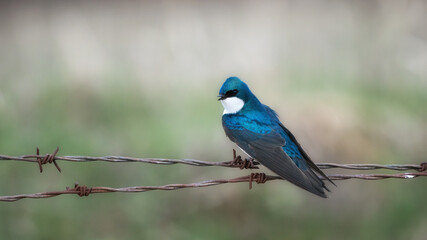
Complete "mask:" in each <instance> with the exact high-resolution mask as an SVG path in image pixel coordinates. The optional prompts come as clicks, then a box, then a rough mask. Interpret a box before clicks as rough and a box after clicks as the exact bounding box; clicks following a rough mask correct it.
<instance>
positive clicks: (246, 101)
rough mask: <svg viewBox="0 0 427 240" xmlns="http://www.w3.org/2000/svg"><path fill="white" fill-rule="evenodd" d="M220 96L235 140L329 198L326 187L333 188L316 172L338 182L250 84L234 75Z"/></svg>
mask: <svg viewBox="0 0 427 240" xmlns="http://www.w3.org/2000/svg"><path fill="white" fill-rule="evenodd" d="M218 97H219V99H218V100H219V101H221V103H222V105H223V107H224V113H223V115H222V126H223V127H224V131H225V134H226V135H227V137H228V138H229V139H230V140H231V141H233V142H234V143H236V144H237V145H238V146H239V147H240V149H242V150H243V151H244V152H245V153H246V154H248V155H249V156H250V157H252V158H254V159H256V160H258V161H259V162H260V163H261V164H263V165H264V166H266V167H267V168H269V169H270V170H271V171H273V172H274V173H276V174H278V175H279V176H280V177H282V178H284V179H286V180H288V181H289V182H291V183H293V184H295V185H297V186H299V187H301V188H303V189H305V190H307V191H309V192H311V193H314V194H316V195H318V196H320V197H324V198H326V197H327V196H326V194H325V191H324V189H326V190H327V191H329V189H328V188H327V187H326V186H325V184H324V182H323V181H322V180H321V179H320V178H319V177H318V176H317V175H316V173H315V172H317V173H318V174H320V175H321V176H323V177H324V178H325V179H328V180H329V181H330V182H331V183H332V184H334V183H333V182H332V181H331V180H330V179H329V178H328V177H327V176H326V175H325V174H324V173H323V172H322V171H321V170H320V169H319V168H318V167H317V166H316V164H314V163H313V162H312V161H311V159H310V157H309V156H308V155H307V153H306V152H305V151H304V150H303V149H302V147H301V145H300V144H299V143H298V141H297V140H296V138H295V137H294V135H293V134H292V133H291V132H290V131H289V130H288V129H287V128H286V127H285V126H284V125H283V124H282V123H281V122H280V120H279V118H278V116H277V114H276V112H275V111H273V110H272V109H271V108H270V107H268V106H267V105H264V104H262V103H261V102H260V101H259V100H258V98H257V97H256V96H255V95H254V94H253V93H252V92H251V90H250V89H249V87H248V86H247V85H246V83H244V82H243V81H241V80H240V79H239V78H237V77H230V78H228V79H227V80H226V81H225V82H224V84H223V85H222V87H221V89H220V90H219V96H218ZM334 185H335V184H334Z"/></svg>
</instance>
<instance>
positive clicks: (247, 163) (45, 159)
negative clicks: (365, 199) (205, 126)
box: [0, 148, 427, 172]
mask: <svg viewBox="0 0 427 240" xmlns="http://www.w3.org/2000/svg"><path fill="white" fill-rule="evenodd" d="M58 150H59V149H58V148H56V150H55V151H54V153H53V154H45V155H39V149H38V148H37V154H36V155H22V156H7V155H0V160H10V161H25V162H35V163H38V164H39V168H40V172H42V171H43V168H42V165H43V164H46V163H54V164H55V166H56V168H57V169H58V171H61V169H60V168H59V166H58V164H57V163H56V160H60V161H70V162H96V161H103V162H113V163H123V162H135V163H148V164H158V165H174V164H185V165H190V166H199V167H230V168H241V169H243V168H246V169H258V167H257V165H259V163H258V162H257V161H255V160H253V159H243V158H242V157H241V156H238V155H236V151H235V150H234V149H233V161H225V162H208V161H201V160H194V159H165V158H135V157H122V156H104V157H90V156H62V157H60V156H56V154H57V153H58ZM316 165H317V166H318V167H319V168H320V169H329V168H341V169H351V170H377V169H388V170H396V171H406V170H416V171H421V172H422V171H425V170H426V169H427V162H424V163H421V164H420V165H416V164H338V163H316Z"/></svg>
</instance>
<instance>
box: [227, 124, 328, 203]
mask: <svg viewBox="0 0 427 240" xmlns="http://www.w3.org/2000/svg"><path fill="white" fill-rule="evenodd" d="M224 130H225V133H226V135H227V136H228V137H229V138H230V139H231V140H232V141H233V142H235V143H237V145H238V146H239V147H240V148H242V149H243V150H244V151H245V152H247V153H248V154H249V155H251V157H253V158H255V159H257V160H258V161H259V162H261V163H262V164H263V165H264V166H265V167H267V168H268V169H270V170H271V171H273V172H274V173H276V174H278V175H279V176H281V177H282V178H284V179H286V180H288V181H289V182H291V183H293V184H295V185H297V186H299V187H301V188H303V189H305V190H307V191H309V192H311V193H314V194H316V195H318V196H321V197H326V194H325V192H324V191H323V186H324V185H323V182H322V181H321V180H319V179H318V177H317V176H316V175H315V174H314V173H313V172H312V171H310V170H309V171H302V170H300V169H299V168H298V167H297V166H296V165H295V163H294V162H293V161H292V159H291V158H290V157H289V156H288V155H287V154H286V153H285V151H284V150H283V148H282V147H283V146H284V145H285V139H284V138H283V137H282V136H281V135H280V134H279V133H278V132H276V131H274V130H271V131H270V132H268V133H264V134H261V133H256V132H253V131H250V130H248V129H245V128H239V129H231V128H228V127H227V126H225V125H224Z"/></svg>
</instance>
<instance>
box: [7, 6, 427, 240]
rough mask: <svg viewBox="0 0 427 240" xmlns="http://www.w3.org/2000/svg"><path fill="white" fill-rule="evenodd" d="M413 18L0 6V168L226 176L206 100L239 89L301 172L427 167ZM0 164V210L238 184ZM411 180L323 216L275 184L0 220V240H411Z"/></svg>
mask: <svg viewBox="0 0 427 240" xmlns="http://www.w3.org/2000/svg"><path fill="white" fill-rule="evenodd" d="M425 6H426V3H425V1H410V2H401V1H369V2H367V1H353V2H350V1H348V2H345V3H343V2H338V1H337V2H336V4H330V2H328V3H326V4H325V2H324V1H318V2H315V3H314V2H312V3H307V2H305V1H265V2H262V3H260V2H259V1H249V2H244V3H243V2H238V3H237V2H233V3H227V4H225V2H224V4H223V3H219V2H210V1H198V2H197V3H196V2H194V1H183V2H180V3H179V4H176V3H175V2H173V1H161V2H158V1H153V2H145V1H126V2H122V1H106V2H104V3H103V4H102V5H101V4H97V3H95V2H73V3H71V4H70V3H67V2H55V3H53V2H52V3H51V2H49V3H48V2H44V1H33V2H31V3H26V4H22V3H18V2H13V3H12V2H10V3H9V2H1V3H0V153H1V154H7V155H21V154H32V153H35V148H36V147H37V146H38V147H40V149H41V151H42V153H47V152H49V153H50V152H52V151H53V150H54V149H55V148H56V146H60V152H59V154H60V155H93V156H103V155H124V156H137V157H164V158H194V159H201V160H207V161H225V160H230V158H231V149H232V148H233V147H235V146H234V145H233V144H232V143H231V142H230V141H229V140H228V139H227V138H226V137H225V134H224V132H223V130H222V127H221V121H220V117H221V113H222V107H221V105H220V104H219V103H218V102H217V101H216V97H215V96H216V95H217V92H218V89H219V87H220V85H221V84H222V81H223V80H225V78H226V77H228V76H230V75H236V74H237V75H238V76H239V77H241V78H242V79H243V80H245V81H246V82H247V83H248V84H249V86H250V87H251V89H252V90H253V91H254V93H255V94H256V95H257V96H258V97H259V98H260V100H261V101H262V102H263V103H265V104H267V105H269V106H271V107H272V108H273V109H275V110H276V111H277V112H278V113H279V115H280V116H281V120H282V121H283V122H284V124H285V125H286V126H287V127H288V128H289V129H290V130H292V132H293V133H294V134H295V135H296V136H297V138H298V139H299V141H300V142H301V143H302V145H303V146H304V147H305V149H306V150H307V152H308V153H309V154H310V155H311V156H312V158H313V160H314V161H315V162H338V163H402V164H403V163H419V162H422V161H426V157H425V156H426V155H427V149H426V147H425V145H426V142H427V108H426V106H427V94H426V93H427V84H426V75H427V72H426V68H425V66H426V64H425V63H426V59H427V58H426V54H425V53H426V52H427V51H426V49H427V44H426V43H427V41H426V39H427V38H426V36H427V35H426V28H425V24H423V23H425V22H426V16H427V14H426V9H427V8H426V7H425ZM0 164H1V166H0V176H1V177H0V193H1V195H11V194H19V193H33V192H42V191H50V190H60V189H63V188H65V186H72V185H73V184H74V182H79V183H80V184H84V185H88V186H111V187H125V186H134V185H162V184H168V183H189V182H196V181H202V180H206V179H214V178H230V177H235V176H240V175H244V174H247V173H248V171H240V170H233V169H220V168H197V167H189V166H179V165H176V166H151V165H144V164H126V163H123V164H113V163H101V162H99V163H69V162H60V163H59V164H60V166H61V167H62V169H63V172H62V173H58V172H57V171H56V169H55V168H54V166H52V165H46V166H45V167H44V169H45V170H44V172H43V174H40V173H39V172H38V167H37V165H35V164H30V163H23V162H0ZM337 172H340V173H347V172H349V173H350V172H351V173H354V172H353V171H344V170H329V171H328V173H337ZM381 172H387V171H381ZM426 180H427V179H426V178H417V179H413V180H406V181H404V180H382V181H358V180H350V181H342V182H337V185H338V187H337V188H334V187H332V188H331V190H332V193H331V194H330V197H329V199H326V200H324V199H319V198H317V197H315V196H312V195H310V194H308V193H306V192H304V191H302V190H300V189H298V188H296V187H294V186H292V185H291V184H288V183H286V182H272V183H269V184H266V185H264V186H255V187H254V189H252V190H251V191H248V187H247V185H246V184H231V185H225V186H218V187H210V188H204V189H191V190H178V191H173V192H155V191H153V192H149V193H139V194H99V195H91V196H90V197H88V198H79V197H78V196H61V197H56V198H51V199H44V200H21V201H18V202H14V203H0V239H43V240H45V239H58V238H60V239H65V240H67V239H91V240H92V239H328V240H329V239H379V240H381V239H405V240H406V239H413V240H421V239H422V240H424V239H425V228H426V226H427V217H426V216H427V209H426V208H425V201H426V199H427V191H426V190H425V189H426V188H425V185H426Z"/></svg>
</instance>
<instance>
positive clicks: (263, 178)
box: [249, 173, 268, 189]
mask: <svg viewBox="0 0 427 240" xmlns="http://www.w3.org/2000/svg"><path fill="white" fill-rule="evenodd" d="M254 180H255V182H256V183H257V184H260V183H265V182H267V180H268V179H267V175H265V173H251V175H250V177H249V189H252V182H253V181H254Z"/></svg>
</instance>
